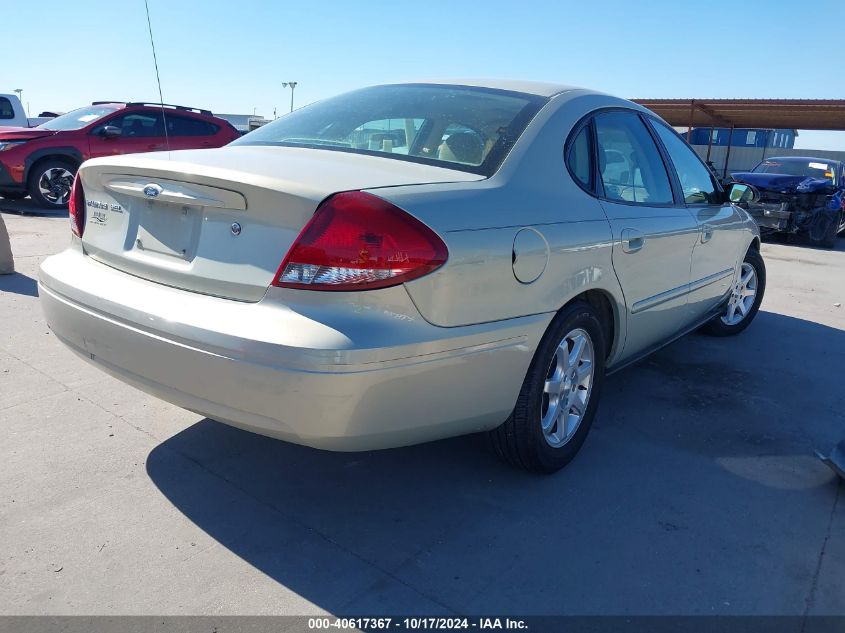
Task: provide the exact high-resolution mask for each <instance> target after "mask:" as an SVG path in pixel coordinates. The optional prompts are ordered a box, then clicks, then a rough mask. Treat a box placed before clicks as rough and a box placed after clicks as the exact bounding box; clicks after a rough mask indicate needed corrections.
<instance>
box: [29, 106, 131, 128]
mask: <svg viewBox="0 0 845 633" xmlns="http://www.w3.org/2000/svg"><path fill="white" fill-rule="evenodd" d="M116 110H117V108H115V107H113V106H112V107H110V106H88V107H86V108H79V109H78V110H73V111H71V112H68V113H67V114H63V115H62V116H57V117H56V118H55V119H50V120H49V121H47V122H46V123H42V124H41V125H39V126H38V128H39V129H41V130H53V131H54V132H65V131H67V130H79V129H82V128H84V127H85V126H86V125H88V124H89V123H93V122H94V121H96V120H97V119H101V118H102V117H104V116H106V115H107V114H111V113H112V112H114V111H116Z"/></svg>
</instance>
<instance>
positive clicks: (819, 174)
mask: <svg viewBox="0 0 845 633" xmlns="http://www.w3.org/2000/svg"><path fill="white" fill-rule="evenodd" d="M754 173H758V174H783V175H784V176H807V177H808V178H819V179H827V180H829V181H830V182H831V184H833V185H838V184H839V183H837V182H836V169H835V165H834V164H833V163H830V162H828V161H825V160H824V159H819V160H777V159H772V160H764V161H763V162H762V163H760V164H759V165H757V166H756V167H755V168H754Z"/></svg>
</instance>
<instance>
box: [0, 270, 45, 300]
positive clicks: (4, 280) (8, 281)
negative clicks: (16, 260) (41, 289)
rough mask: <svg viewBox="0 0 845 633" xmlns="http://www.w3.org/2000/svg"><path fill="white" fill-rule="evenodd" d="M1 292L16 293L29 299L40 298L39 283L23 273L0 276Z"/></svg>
mask: <svg viewBox="0 0 845 633" xmlns="http://www.w3.org/2000/svg"><path fill="white" fill-rule="evenodd" d="M0 292H14V293H15V294H19V295H26V296H29V297H37V296H38V282H37V281H36V280H35V279H33V278H32V277H27V276H26V275H23V274H21V273H12V274H11V275H0Z"/></svg>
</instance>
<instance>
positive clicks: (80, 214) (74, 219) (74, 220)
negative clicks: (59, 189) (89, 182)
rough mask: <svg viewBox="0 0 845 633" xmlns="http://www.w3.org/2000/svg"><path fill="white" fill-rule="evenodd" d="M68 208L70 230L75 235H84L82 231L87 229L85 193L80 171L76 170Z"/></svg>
mask: <svg viewBox="0 0 845 633" xmlns="http://www.w3.org/2000/svg"><path fill="white" fill-rule="evenodd" d="M67 210H68V216H69V217H70V230H71V231H73V234H74V235H77V236H79V237H82V231H84V230H85V193H84V192H83V191H82V183H81V182H79V172H76V175H75V176H74V177H73V185H72V186H71V188H70V200H69V201H68V205H67Z"/></svg>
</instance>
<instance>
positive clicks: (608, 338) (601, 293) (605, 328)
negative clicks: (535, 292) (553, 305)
mask: <svg viewBox="0 0 845 633" xmlns="http://www.w3.org/2000/svg"><path fill="white" fill-rule="evenodd" d="M576 301H584V302H586V303H588V304H589V305H590V307H592V308H593V309H594V310H595V311H596V313H597V314H598V316H599V321H600V322H601V325H602V334H604V337H605V343H606V349H605V360H609V359H610V358H613V357H614V355H615V354H616V351H617V348H618V347H619V345H620V344H621V342H622V340H621V336H620V334H621V332H622V327H621V323H622V319H621V313H620V309H621V308H620V304H619V302H618V301H616V299H615V298H614V297H613V295H612V294H611V293H610V292H608V291H607V290H604V289H601V288H591V289H589V290H584V291H583V292H581V293H579V294H577V295H575V296H574V297H572V298H571V299H570V300H569V301H567V302H566V303H565V304H564V305H563V306H561V308H560V310H563V309H564V308H566V307H568V306H570V305H571V304H573V303H574V302H576ZM560 310H558V312H560Z"/></svg>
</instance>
